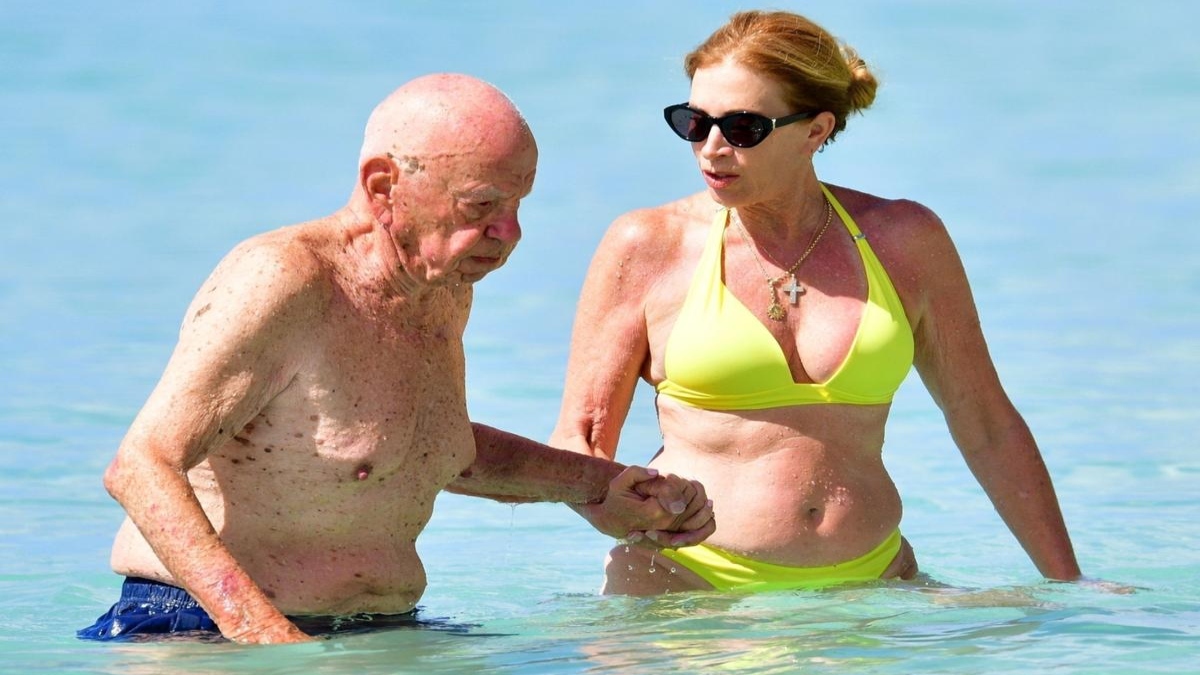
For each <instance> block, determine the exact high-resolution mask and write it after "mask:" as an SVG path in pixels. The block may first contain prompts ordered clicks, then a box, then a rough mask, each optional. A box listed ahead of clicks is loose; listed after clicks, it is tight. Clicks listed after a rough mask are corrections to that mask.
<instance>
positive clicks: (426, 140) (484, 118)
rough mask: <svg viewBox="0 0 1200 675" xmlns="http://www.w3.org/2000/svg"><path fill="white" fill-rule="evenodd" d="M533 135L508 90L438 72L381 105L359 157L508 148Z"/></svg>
mask: <svg viewBox="0 0 1200 675" xmlns="http://www.w3.org/2000/svg"><path fill="white" fill-rule="evenodd" d="M532 136H533V135H532V133H531V132H530V130H529V125H528V124H526V122H525V118H524V117H522V115H521V113H520V111H519V110H517V107H516V105H514V104H513V102H512V100H510V99H509V98H508V97H507V96H505V95H504V92H502V91H500V90H499V89H497V88H496V87H494V86H492V85H490V84H488V83H487V82H484V81H483V80H480V79H477V78H474V77H471V76H469V75H460V74H455V73H438V74H433V75H426V76H423V77H419V78H417V79H415V80H412V81H410V82H408V83H407V84H405V85H403V86H402V87H400V88H399V89H397V90H396V91H394V92H392V93H391V95H389V96H388V97H387V98H386V99H384V100H383V102H381V103H380V104H379V105H378V106H376V108H375V110H374V111H373V112H372V113H371V117H370V119H368V120H367V128H366V131H365V133H364V135H363V146H362V152H361V154H360V157H359V162H360V164H361V163H362V162H365V161H366V160H368V159H370V158H371V157H379V156H385V155H387V154H389V153H390V154H392V155H394V156H396V157H397V158H400V157H404V158H408V159H411V160H412V161H421V159H423V158H424V159H428V158H430V157H434V156H439V155H447V154H449V155H456V154H460V153H462V152H480V151H481V150H484V149H485V148H486V149H488V150H490V151H500V152H503V151H505V150H507V149H509V147H511V146H509V143H527V142H529V141H530V140H532ZM506 146H508V147H506Z"/></svg>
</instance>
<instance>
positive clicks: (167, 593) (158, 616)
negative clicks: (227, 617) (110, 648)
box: [75, 577, 221, 640]
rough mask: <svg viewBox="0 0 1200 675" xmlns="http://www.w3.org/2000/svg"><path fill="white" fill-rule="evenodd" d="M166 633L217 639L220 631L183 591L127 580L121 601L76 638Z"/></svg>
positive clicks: (129, 636)
mask: <svg viewBox="0 0 1200 675" xmlns="http://www.w3.org/2000/svg"><path fill="white" fill-rule="evenodd" d="M168 633H171V634H180V633H191V634H196V635H215V636H220V635H221V629H219V628H217V624H216V622H214V621H213V620H212V617H210V616H209V615H208V612H206V611H204V608H203V607H201V606H200V603H198V602H196V599H195V598H193V597H192V596H191V595H188V592H187V591H185V590H183V589H182V588H179V587H177V586H171V585H169V584H164V583H162V582H159V581H152V580H150V579H141V578H138V577H126V579H125V583H123V584H121V599H120V600H117V603H116V604H115V605H113V606H112V609H110V610H108V612H107V613H105V614H104V615H103V616H101V617H100V618H99V619H96V623H94V624H92V625H91V626H88V627H87V628H84V629H82V630H79V631H76V632H75V635H76V636H78V637H79V638H81V639H84V640H119V639H128V638H131V637H133V636H135V635H156V634H157V635H164V634H168Z"/></svg>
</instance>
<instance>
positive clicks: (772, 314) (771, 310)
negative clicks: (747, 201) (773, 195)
mask: <svg viewBox="0 0 1200 675" xmlns="http://www.w3.org/2000/svg"><path fill="white" fill-rule="evenodd" d="M733 216H734V224H735V225H737V228H738V233H739V234H741V236H742V241H744V242H746V246H747V247H749V248H750V255H751V256H753V257H754V263H755V264H756V265H758V271H760V272H762V275H763V278H765V279H766V280H767V288H769V289H770V290H771V305H770V306H769V307H767V318H768V319H771V320H772V321H783V320H784V319H785V318H787V309H785V308H784V306H783V305H781V304H779V289H776V288H775V285H776V284H778V283H779V282H781V281H783V280H784V279H786V278H788V277H791V278H792V283H791V284H789V285H787V286H784V287H783V292H784V293H787V294H788V295H789V296H791V298H790V300H791V304H792V306H793V307H795V306H796V304H797V303H799V302H800V294H802V293H804V287H803V286H801V285H800V284H798V283H796V270H798V269H800V263H803V262H804V261H805V260H807V259H808V256H809V254H811V253H812V252H813V249H815V248H816V247H817V242H819V241H821V237H823V236H825V230H828V229H829V223H830V222H832V221H833V205H831V204H830V203H829V198H828V197H826V198H825V224H824V225H822V226H821V229H819V230H817V233H816V234H815V235H813V238H812V241H810V242H809V243H808V248H806V249H804V253H802V254H800V259H799V260H797V261H796V262H794V263H792V266H791V267H789V268H787V271H786V272H784V273H783V274H780V275H779V276H777V277H774V278H772V277H771V275H769V274H767V270H766V268H765V267H764V266H763V264H762V261H761V260H759V259H758V252H757V251H755V250H754V244H753V243H752V242H751V241H750V235H748V234H746V228H745V227H743V226H742V218H741V216H739V215H737V213H734V214H733ZM763 255H765V256H767V259H768V260H770V261H771V262H772V263H774V264H775V266H776V267H783V265H780V264H779V263H777V262H775V259H774V258H772V257H771V255H770V254H769V253H767V252H766V251H763Z"/></svg>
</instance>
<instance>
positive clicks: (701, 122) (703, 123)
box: [670, 108, 712, 143]
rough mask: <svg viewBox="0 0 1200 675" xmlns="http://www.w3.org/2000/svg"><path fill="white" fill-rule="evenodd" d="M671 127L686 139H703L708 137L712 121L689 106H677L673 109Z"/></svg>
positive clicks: (694, 140)
mask: <svg viewBox="0 0 1200 675" xmlns="http://www.w3.org/2000/svg"><path fill="white" fill-rule="evenodd" d="M670 121H671V128H672V129H674V130H675V133H676V134H678V135H679V137H680V138H682V139H683V140H685V141H691V142H693V143H694V142H696V141H702V140H704V139H705V138H707V137H708V130H709V129H711V128H712V122H710V121H709V119H708V118H707V117H705V116H704V115H701V114H700V113H698V112H696V111H694V110H689V109H688V108H676V109H674V110H672V111H671V120H670Z"/></svg>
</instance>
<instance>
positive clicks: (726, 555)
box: [659, 529, 900, 593]
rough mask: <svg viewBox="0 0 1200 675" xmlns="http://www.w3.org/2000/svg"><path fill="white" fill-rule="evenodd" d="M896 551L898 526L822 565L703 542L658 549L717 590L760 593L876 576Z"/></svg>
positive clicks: (898, 547) (898, 542)
mask: <svg viewBox="0 0 1200 675" xmlns="http://www.w3.org/2000/svg"><path fill="white" fill-rule="evenodd" d="M899 552H900V530H899V529H897V530H896V531H895V532H892V534H891V535H890V536H889V537H888V538H887V539H885V540H884V541H883V543H882V544H880V545H879V546H876V547H875V549H874V550H873V551H871V552H869V553H867V554H866V555H864V556H862V557H859V558H855V559H854V560H848V561H846V562H844V563H838V564H836V565H826V566H824V567H788V566H786V565H774V564H771V563H765V562H759V561H757V560H751V559H750V558H743V557H742V556H739V555H735V554H733V553H730V552H729V551H724V550H721V549H719V548H713V547H711V546H705V545H704V544H698V545H696V546H688V547H685V548H679V549H669V548H665V549H662V550H661V551H659V555H662V556H664V557H666V558H669V559H671V560H674V561H675V562H677V563H679V564H680V565H683V566H684V567H686V568H688V569H689V570H691V571H693V572H695V573H696V574H698V575H699V576H700V577H701V578H703V579H704V580H705V581H707V582H708V583H710V584H712V585H713V588H715V589H717V590H718V591H745V592H750V593H760V592H764V591H781V590H788V589H796V588H821V587H823V586H833V585H836V584H840V583H845V582H848V581H867V580H870V579H878V578H880V577H881V576H882V575H883V573H884V572H885V571H886V570H887V568H888V565H890V564H892V560H894V559H895V558H896V554H898V553H899Z"/></svg>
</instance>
